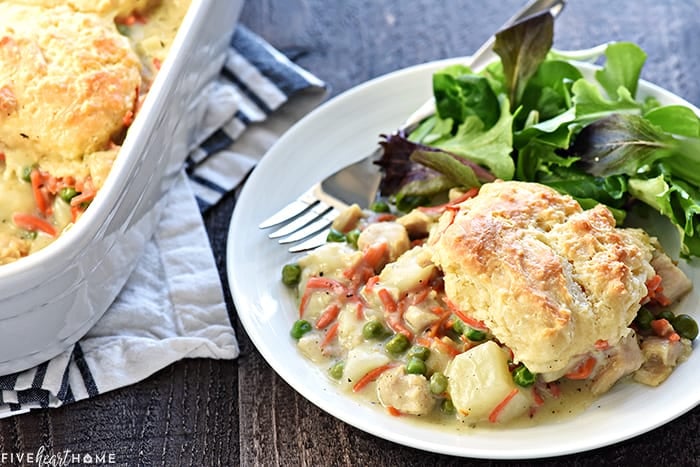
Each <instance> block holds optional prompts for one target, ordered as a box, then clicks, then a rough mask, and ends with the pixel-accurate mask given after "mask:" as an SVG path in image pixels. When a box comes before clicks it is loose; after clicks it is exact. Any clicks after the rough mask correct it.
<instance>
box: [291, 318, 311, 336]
mask: <svg viewBox="0 0 700 467" xmlns="http://www.w3.org/2000/svg"><path fill="white" fill-rule="evenodd" d="M309 331H311V323H309V322H308V321H306V320H305V319H300V320H297V321H295V322H294V324H293V325H292V330H291V331H289V334H291V336H292V337H293V338H295V339H297V340H299V339H301V336H303V335H304V334H306V333H307V332H309Z"/></svg>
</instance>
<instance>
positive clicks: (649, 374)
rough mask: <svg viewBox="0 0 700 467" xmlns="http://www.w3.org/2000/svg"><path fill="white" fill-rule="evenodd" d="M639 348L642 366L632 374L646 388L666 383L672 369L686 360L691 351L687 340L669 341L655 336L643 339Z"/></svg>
mask: <svg viewBox="0 0 700 467" xmlns="http://www.w3.org/2000/svg"><path fill="white" fill-rule="evenodd" d="M641 348H642V354H643V355H644V364H643V365H642V367H641V368H640V369H639V370H637V371H636V372H635V373H634V379H635V381H637V382H640V383H642V384H646V385H648V386H658V385H659V384H661V383H663V382H664V381H666V378H668V377H669V376H670V375H671V373H672V372H673V368H674V367H675V366H676V365H678V364H679V363H681V362H682V361H684V360H685V359H687V358H688V355H690V352H691V350H692V346H691V343H690V341H689V340H688V339H681V340H680V341H670V340H669V339H667V338H665V337H656V336H651V337H647V338H645V339H644V341H642V345H641Z"/></svg>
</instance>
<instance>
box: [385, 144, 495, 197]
mask: <svg viewBox="0 0 700 467" xmlns="http://www.w3.org/2000/svg"><path fill="white" fill-rule="evenodd" d="M382 137H383V138H384V140H383V141H381V142H380V143H379V144H380V145H381V146H382V148H383V153H382V157H381V158H380V159H379V160H378V161H376V162H375V163H376V164H377V165H379V166H380V167H381V169H382V171H383V176H382V180H381V183H380V185H379V192H380V194H381V195H382V196H391V195H395V194H397V193H401V192H406V191H410V194H424V195H431V194H435V193H437V192H439V191H443V190H446V189H448V188H450V187H453V186H468V187H471V186H478V185H479V184H480V183H481V182H487V181H493V180H495V177H494V176H493V174H491V173H490V172H489V171H488V170H486V169H484V168H483V167H480V166H479V165H477V164H474V163H473V162H470V161H468V160H466V159H464V158H462V157H460V156H458V155H456V154H451V153H449V152H447V151H443V150H440V149H436V148H433V147H430V146H426V145H423V144H419V143H415V142H413V141H410V140H409V139H407V138H406V135H405V134H404V133H402V132H399V133H395V134H392V135H388V136H387V135H382ZM436 169H439V170H440V171H438V170H436ZM406 187H409V188H406Z"/></svg>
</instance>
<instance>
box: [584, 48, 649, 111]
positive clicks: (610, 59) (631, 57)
mask: <svg viewBox="0 0 700 467" xmlns="http://www.w3.org/2000/svg"><path fill="white" fill-rule="evenodd" d="M605 58H606V61H605V66H604V67H603V69H601V70H597V71H596V73H595V77H596V79H597V80H598V82H599V83H600V84H601V86H603V89H605V92H607V93H608V96H610V98H611V99H614V98H615V97H616V96H617V94H618V92H619V89H620V87H621V86H622V87H624V88H625V89H627V90H628V91H629V93H630V95H631V96H632V97H634V96H636V94H637V83H638V82H639V75H640V73H641V71H642V67H643V66H644V62H645V61H646V59H647V54H646V53H645V52H644V51H643V50H642V49H640V48H639V46H637V45H636V44H633V43H631V42H616V43H612V44H610V45H608V47H607V48H606V49H605Z"/></svg>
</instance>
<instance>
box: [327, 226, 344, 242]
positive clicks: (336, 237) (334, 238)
mask: <svg viewBox="0 0 700 467" xmlns="http://www.w3.org/2000/svg"><path fill="white" fill-rule="evenodd" d="M345 240H346V238H345V234H344V233H343V232H341V231H340V230H336V229H331V230H330V232H328V236H327V237H326V241H327V242H335V243H342V242H344V241H345Z"/></svg>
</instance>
